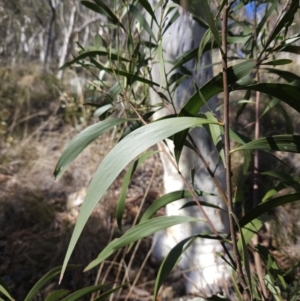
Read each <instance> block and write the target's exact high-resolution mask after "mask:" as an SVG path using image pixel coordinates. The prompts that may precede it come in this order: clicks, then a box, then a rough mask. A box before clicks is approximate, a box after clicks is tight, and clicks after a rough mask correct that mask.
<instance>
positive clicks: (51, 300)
mask: <svg viewBox="0 0 300 301" xmlns="http://www.w3.org/2000/svg"><path fill="white" fill-rule="evenodd" d="M69 292H70V291H69V290H65V289H60V290H56V291H54V292H51V293H50V294H49V296H48V297H47V298H46V299H45V301H56V300H61V298H63V297H64V296H65V295H67V294H68V293H69Z"/></svg>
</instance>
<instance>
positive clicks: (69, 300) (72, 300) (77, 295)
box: [61, 284, 107, 301]
mask: <svg viewBox="0 0 300 301" xmlns="http://www.w3.org/2000/svg"><path fill="white" fill-rule="evenodd" d="M106 287H107V285H106V284H101V285H92V286H88V287H85V288H82V289H80V290H78V291H76V292H74V293H72V294H70V295H69V296H67V297H66V298H64V299H62V300H61V301H76V300H82V298H83V297H85V296H88V295H90V294H91V293H93V292H97V291H99V290H101V289H105V288H106Z"/></svg>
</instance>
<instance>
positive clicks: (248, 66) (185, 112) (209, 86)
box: [180, 60, 255, 116]
mask: <svg viewBox="0 0 300 301" xmlns="http://www.w3.org/2000/svg"><path fill="white" fill-rule="evenodd" d="M254 66H255V63H254V61H253V60H248V61H244V62H242V63H239V64H236V65H234V66H232V67H229V68H228V84H229V85H232V84H234V83H235V82H237V81H238V80H239V79H241V78H242V77H244V76H246V75H247V74H249V73H250V72H251V70H252V69H253V68H254ZM221 92H223V76H222V74H218V75H216V76H215V77H213V78H212V79H211V80H210V81H208V82H207V83H206V84H205V85H203V86H202V87H201V88H200V89H199V91H197V92H196V93H195V94H194V95H193V96H192V97H191V98H190V99H189V100H188V101H187V103H186V104H185V105H184V107H183V108H182V109H181V111H180V116H195V115H196V114H198V112H199V110H200V108H201V107H202V106H203V104H204V103H205V101H208V100H209V99H210V98H212V97H213V96H214V95H216V94H218V93H221ZM199 95H200V96H199Z"/></svg>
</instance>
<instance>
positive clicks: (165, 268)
mask: <svg viewBox="0 0 300 301" xmlns="http://www.w3.org/2000/svg"><path fill="white" fill-rule="evenodd" d="M193 238H194V237H188V238H186V239H184V240H182V241H181V242H180V243H178V244H177V245H176V246H175V247H174V248H172V249H171V251H170V252H169V254H168V255H167V257H166V258H165V259H164V261H163V262H162V264H161V265H160V267H159V270H158V273H157V276H156V279H155V286H154V293H153V295H154V297H153V300H156V298H157V294H158V292H159V289H160V287H161V285H162V283H163V282H164V281H165V280H166V278H167V277H168V276H169V274H170V273H171V271H172V270H173V268H174V266H175V265H176V263H177V261H178V259H179V258H180V256H181V254H182V251H183V247H184V245H185V244H186V243H187V242H188V241H189V240H191V239H193Z"/></svg>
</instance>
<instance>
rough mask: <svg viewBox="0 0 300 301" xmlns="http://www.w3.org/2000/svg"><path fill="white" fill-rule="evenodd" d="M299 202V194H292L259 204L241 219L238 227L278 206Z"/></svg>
mask: <svg viewBox="0 0 300 301" xmlns="http://www.w3.org/2000/svg"><path fill="white" fill-rule="evenodd" d="M299 200H300V193H299V192H298V193H293V194H288V195H284V196H280V197H277V198H274V199H271V200H268V201H266V202H264V203H261V204H259V205H258V206H256V207H255V208H253V209H252V210H251V211H250V212H248V213H247V214H246V215H245V216H244V217H242V218H241V220H240V222H239V224H240V227H244V226H245V225H246V224H248V223H250V222H251V221H252V220H254V219H255V218H257V217H259V216H261V215H263V214H265V213H267V212H268V211H270V210H273V209H274V208H277V207H279V206H282V205H285V204H289V203H292V202H296V201H299Z"/></svg>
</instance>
